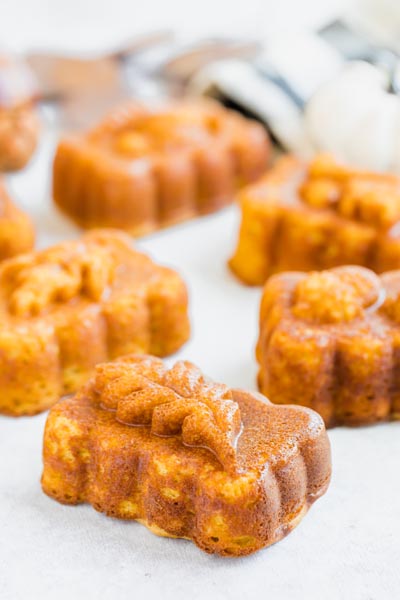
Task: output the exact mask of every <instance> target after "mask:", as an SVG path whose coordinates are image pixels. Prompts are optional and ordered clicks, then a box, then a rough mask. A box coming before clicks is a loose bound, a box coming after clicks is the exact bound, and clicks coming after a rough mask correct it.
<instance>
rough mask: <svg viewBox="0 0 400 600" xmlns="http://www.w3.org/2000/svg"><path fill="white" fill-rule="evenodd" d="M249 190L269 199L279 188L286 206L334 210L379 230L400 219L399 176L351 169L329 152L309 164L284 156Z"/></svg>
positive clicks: (255, 194) (281, 198)
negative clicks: (337, 160)
mask: <svg viewBox="0 0 400 600" xmlns="http://www.w3.org/2000/svg"><path fill="white" fill-rule="evenodd" d="M257 188H258V189H257ZM250 190H251V197H252V198H254V199H255V200H257V199H259V200H261V201H262V200H263V199H265V200H268V201H270V200H271V197H273V196H276V194H277V192H278V190H280V191H281V192H282V195H281V196H280V197H279V201H280V203H282V205H283V206H285V205H288V206H297V207H299V208H301V207H303V208H307V207H309V208H313V209H325V210H331V211H332V212H333V213H335V214H337V216H339V217H342V218H346V219H349V220H352V221H356V222H358V223H362V224H365V225H369V226H371V227H372V228H373V229H375V230H377V231H388V230H390V229H391V228H392V227H393V226H394V225H396V223H397V222H398V221H399V220H400V178H399V177H396V176H395V175H389V174H387V173H385V174H384V173H374V172H368V171H361V170H356V169H350V168H347V167H345V166H343V165H341V164H339V163H337V162H336V161H335V160H334V159H333V158H332V157H331V156H329V155H324V154H321V155H319V156H317V157H316V158H315V159H314V160H313V161H311V163H310V164H309V165H308V167H307V166H306V165H305V164H303V163H301V162H300V161H299V160H297V159H295V158H293V157H287V158H284V159H283V160H282V161H281V162H280V163H278V165H277V168H276V169H275V170H273V171H272V172H271V173H268V174H267V175H266V176H265V177H264V179H262V180H261V182H260V183H259V184H255V186H253V187H252V188H250ZM244 195H245V196H246V191H245V192H244Z"/></svg>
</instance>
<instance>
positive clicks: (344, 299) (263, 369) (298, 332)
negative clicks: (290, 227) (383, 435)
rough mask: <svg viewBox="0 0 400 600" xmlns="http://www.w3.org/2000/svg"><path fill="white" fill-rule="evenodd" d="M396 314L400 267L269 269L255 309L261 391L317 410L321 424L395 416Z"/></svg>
mask: <svg viewBox="0 0 400 600" xmlns="http://www.w3.org/2000/svg"><path fill="white" fill-rule="evenodd" d="M399 317H400V271H393V272H391V273H384V274H383V275H381V276H380V277H379V276H378V275H375V274H374V273H373V272H372V271H370V270H368V269H365V268H363V267H357V266H347V267H337V268H334V269H331V270H329V271H322V272H314V273H310V274H306V273H295V272H291V273H282V274H278V275H274V276H273V277H272V278H271V279H270V280H269V281H268V282H267V284H266V285H265V288H264V292H263V298H262V302H261V310H260V336H259V340H258V344H257V359H258V362H259V365H260V370H259V385H260V389H261V391H262V392H263V393H265V394H268V396H269V397H270V398H271V400H272V401H273V402H275V403H278V404H287V403H288V404H292V403H293V404H301V405H304V406H308V407H310V408H313V409H314V410H317V411H318V412H319V413H320V414H321V415H322V417H323V418H324V421H325V424H326V425H327V426H328V427H332V426H334V425H341V424H345V425H362V424H366V423H373V422H376V421H382V420H388V419H395V418H399V416H400V378H399V375H398V373H399V372H400V362H399V361H400V359H399V357H400V319H399Z"/></svg>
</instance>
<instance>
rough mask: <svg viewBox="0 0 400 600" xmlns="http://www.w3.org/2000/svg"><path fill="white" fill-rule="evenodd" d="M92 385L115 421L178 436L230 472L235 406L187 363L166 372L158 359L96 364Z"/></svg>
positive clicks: (236, 429)
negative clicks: (209, 454) (144, 426)
mask: <svg viewBox="0 0 400 600" xmlns="http://www.w3.org/2000/svg"><path fill="white" fill-rule="evenodd" d="M93 385H94V389H95V391H96V393H97V394H98V397H99V401H100V403H101V405H102V406H103V407H104V408H107V409H111V410H115V411H116V412H115V416H116V419H117V420H118V421H119V422H120V423H125V424H126V425H148V426H150V429H151V433H152V434H154V435H158V436H172V435H177V434H181V437H182V442H183V443H184V444H186V445H188V446H199V447H203V448H208V449H209V450H211V451H212V452H213V453H214V454H215V456H216V457H217V458H218V460H219V461H220V462H221V464H222V465H223V467H224V469H225V470H226V471H229V472H233V473H234V472H236V470H237V460H236V441H237V437H238V435H239V434H240V430H241V416H240V409H239V405H238V404H237V402H235V401H234V399H233V396H232V391H231V390H230V389H229V388H228V387H226V386H225V385H222V384H216V383H213V382H210V381H207V380H206V379H205V378H204V377H203V375H202V373H201V371H200V370H199V369H198V368H197V367H195V366H194V365H192V364H191V363H189V362H184V361H181V362H178V363H176V364H175V365H174V367H172V368H171V369H167V367H166V366H165V365H164V363H163V362H162V361H161V360H157V359H155V358H150V357H148V358H144V359H143V358H139V357H135V356H134V357H132V358H130V359H127V360H124V361H121V362H114V363H105V364H102V365H98V367H97V374H96V377H95V380H94V384H93Z"/></svg>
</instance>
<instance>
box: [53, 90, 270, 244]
mask: <svg viewBox="0 0 400 600" xmlns="http://www.w3.org/2000/svg"><path fill="white" fill-rule="evenodd" d="M268 156H269V142H268V136H267V134H266V132H265V130H264V129H263V127H262V126H261V125H260V124H258V123H256V122H254V121H250V120H247V119H245V118H244V117H242V116H241V115H239V114H238V113H235V112H233V111H228V110H227V109H225V108H223V107H222V106H220V105H218V104H217V103H213V102H211V101H201V102H199V101H197V102H194V101H192V102H186V103H178V104H172V105H169V106H166V107H165V106H164V107H162V108H160V109H150V108H146V107H145V106H142V105H139V104H130V105H128V106H126V107H122V108H121V109H119V110H117V111H115V112H114V113H113V114H111V115H110V116H109V117H108V118H106V119H105V120H104V121H103V122H102V123H100V124H99V125H98V126H97V127H95V128H94V129H92V130H91V131H89V132H88V133H85V134H83V135H80V136H75V137H68V138H65V139H63V140H62V141H61V142H60V144H59V146H58V150H57V153H56V157H55V161H54V177H53V196H54V201H55V203H56V204H57V205H58V206H59V207H60V208H61V209H62V210H63V211H64V212H65V213H66V214H67V215H69V216H70V217H71V218H72V219H73V220H74V221H76V223H78V224H79V225H80V226H82V227H86V228H90V227H99V226H101V227H103V226H107V227H109V226H111V227H118V228H121V229H125V230H127V231H129V232H130V233H132V234H134V235H142V234H145V233H148V232H149V231H153V230H155V229H159V228H161V227H167V226H168V225H171V224H173V223H176V222H179V221H183V220H185V219H189V218H192V217H195V216H198V215H202V214H206V213H210V212H214V211H216V210H218V209H219V208H221V207H222V206H225V205H226V204H228V203H230V202H231V201H232V196H233V192H234V191H235V190H236V189H237V187H238V186H239V185H241V184H244V183H246V182H249V181H253V180H254V179H256V178H257V177H258V176H259V175H261V173H262V172H263V171H264V169H265V167H266V163H267V159H268Z"/></svg>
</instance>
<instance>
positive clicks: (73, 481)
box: [42, 355, 331, 556]
mask: <svg viewBox="0 0 400 600" xmlns="http://www.w3.org/2000/svg"><path fill="white" fill-rule="evenodd" d="M96 370H97V372H96V375H95V377H94V378H93V379H92V380H91V381H90V382H89V383H88V384H86V386H85V387H84V388H83V389H82V390H81V391H80V392H78V394H77V395H76V396H75V397H74V398H72V399H69V400H65V401H61V402H58V403H57V404H56V405H55V406H54V407H53V408H52V409H51V411H50V414H49V416H48V419H47V423H46V429H45V435H44V453H43V457H44V471H43V476H42V486H43V490H44V491H45V492H46V494H48V495H49V496H51V497H53V498H55V499H56V500H58V501H59V502H63V503H65V504H78V503H81V502H89V503H90V504H92V506H93V507H94V508H95V509H96V510H99V511H101V512H104V513H106V514H107V515H109V516H113V517H118V518H121V519H134V520H137V521H139V522H141V523H143V524H144V525H146V527H148V528H149V529H150V530H151V531H153V532H154V533H157V534H159V535H163V536H168V537H180V538H187V539H190V540H192V541H193V542H194V543H195V544H197V546H199V547H200V548H201V549H202V550H205V551H206V552H210V553H216V554H221V555H224V556H241V555H245V554H251V553H252V552H255V551H256V550H259V549H260V548H263V547H265V546H268V545H270V544H272V543H274V542H277V541H278V540H280V539H281V538H283V537H284V536H285V535H287V534H288V533H289V532H290V531H291V530H292V529H293V528H294V527H295V526H296V525H297V524H298V523H299V521H300V520H301V518H302V517H303V516H304V514H305V513H306V511H307V509H308V508H309V506H310V505H311V504H312V503H313V502H314V501H315V500H316V499H317V498H319V497H320V496H321V495H322V494H323V493H324V492H325V491H326V489H327V487H328V484H329V479H330V473H331V464H330V448H329V441H328V437H327V435H326V431H325V428H324V425H323V422H322V419H321V418H320V417H319V415H317V414H316V413H315V412H313V411H311V410H309V409H307V408H302V407H294V406H285V407H282V406H274V405H272V404H271V403H270V402H269V401H268V400H267V399H266V398H264V397H263V396H261V395H260V394H255V393H250V392H245V391H243V390H231V389H229V388H228V387H227V386H225V385H222V384H216V383H213V382H211V381H210V380H208V379H206V378H204V376H203V375H202V373H201V371H200V370H199V369H197V367H195V366H194V365H192V364H191V363H188V362H178V363H176V364H175V365H174V366H173V367H172V368H171V369H168V368H167V367H166V366H165V365H164V364H163V362H162V361H161V360H159V359H156V358H154V357H150V356H147V357H143V356H134V355H131V356H126V357H124V358H122V359H119V360H117V361H115V362H111V363H105V364H102V365H99V366H98V367H97V369H96Z"/></svg>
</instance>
